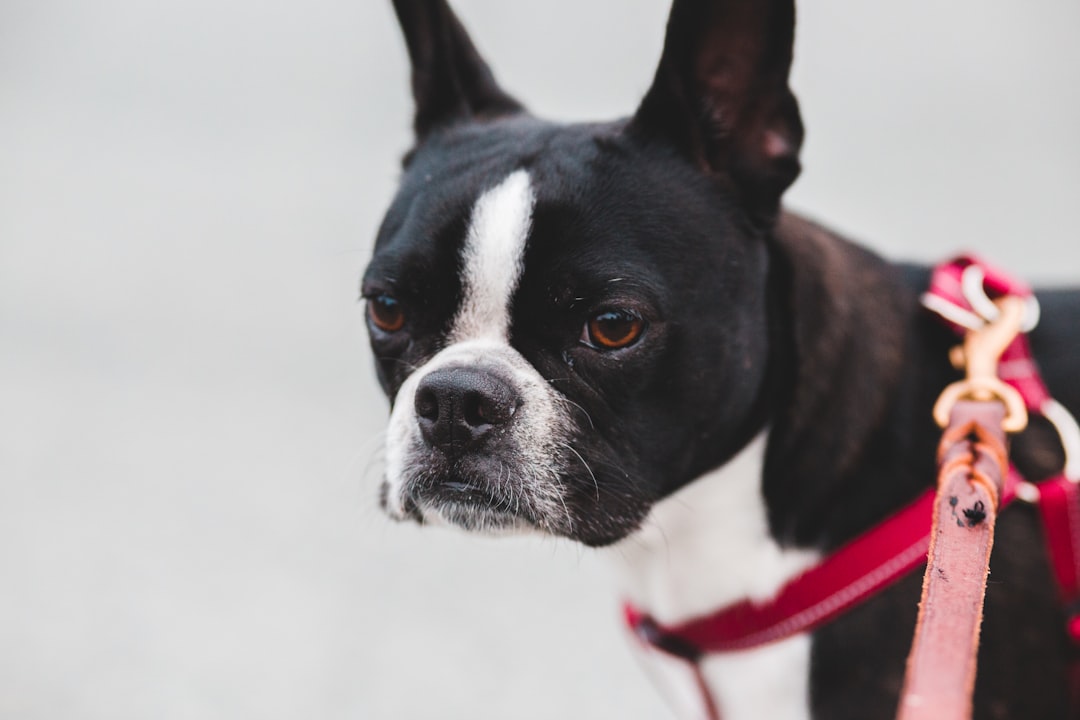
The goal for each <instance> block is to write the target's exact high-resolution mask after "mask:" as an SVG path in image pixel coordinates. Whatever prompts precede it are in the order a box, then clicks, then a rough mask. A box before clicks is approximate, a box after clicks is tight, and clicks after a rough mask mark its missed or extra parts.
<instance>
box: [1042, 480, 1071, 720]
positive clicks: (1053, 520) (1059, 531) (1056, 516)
mask: <svg viewBox="0 0 1080 720" xmlns="http://www.w3.org/2000/svg"><path fill="white" fill-rule="evenodd" d="M1038 488H1039V513H1040V514H1041V515H1042V521H1043V533H1044V534H1045V535H1046V547H1047V550H1048V551H1049V555H1050V565H1051V567H1052V568H1053V570H1054V576H1055V577H1056V578H1057V583H1058V592H1059V593H1060V597H1061V604H1062V606H1063V607H1064V608H1065V628H1066V630H1067V632H1068V634H1069V638H1070V639H1071V640H1072V643H1073V647H1072V652H1073V660H1072V666H1071V667H1070V668H1069V697H1070V700H1071V707H1072V708H1073V710H1074V711H1077V710H1080V486H1078V485H1077V484H1076V483H1075V482H1073V481H1071V480H1069V479H1068V478H1066V477H1065V476H1064V475H1059V476H1057V477H1055V478H1052V479H1050V480H1047V481H1045V482H1042V483H1039V485H1038Z"/></svg>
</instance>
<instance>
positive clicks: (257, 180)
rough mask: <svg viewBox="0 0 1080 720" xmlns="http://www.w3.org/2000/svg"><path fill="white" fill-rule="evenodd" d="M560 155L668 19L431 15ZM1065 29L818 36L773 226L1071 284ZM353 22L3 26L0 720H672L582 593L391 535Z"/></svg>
mask: <svg viewBox="0 0 1080 720" xmlns="http://www.w3.org/2000/svg"><path fill="white" fill-rule="evenodd" d="M455 5H456V7H457V8H458V10H459V12H460V14H461V16H462V18H463V19H464V21H465V23H466V24H467V26H468V27H469V28H470V29H471V31H472V33H473V37H474V39H475V40H476V42H477V44H478V45H479V47H480V48H481V50H482V51H483V52H484V53H485V54H486V55H487V56H488V58H489V60H491V61H492V63H493V65H494V67H495V69H496V71H497V73H498V75H499V77H500V79H501V81H502V82H503V83H504V84H505V85H506V86H507V87H509V88H511V89H512V90H513V92H515V93H516V94H517V95H518V96H519V97H521V98H522V99H524V100H525V101H526V103H527V104H528V105H530V106H531V107H532V108H533V109H534V111H536V112H538V113H539V114H542V115H545V116H548V117H553V118H556V119H566V120H573V119H600V118H610V117H614V116H619V115H624V114H627V113H629V112H630V111H631V110H632V109H633V108H634V106H635V104H636V102H637V99H638V98H639V97H640V96H641V95H642V93H643V92H644V90H645V89H646V87H647V86H648V83H649V80H650V79H651V76H652V73H653V69H654V66H655V63H656V61H657V58H658V56H659V52H660V44H661V39H662V31H663V22H664V20H665V18H666V14H667V9H668V8H667V1H666V0H634V1H632V2H630V1H628V0H588V1H586V0H547V1H546V2H543V3H529V2H524V1H510V0H457V2H456V3H455ZM1078 31H1080V3H1077V2H1075V0H1033V1H1030V2H1023V3H1020V2H1005V1H1003V0H956V1H954V2H950V3H940V2H932V1H931V0H914V1H912V2H907V3H891V4H882V3H867V2H865V1H863V0H814V1H813V2H805V3H803V4H802V5H801V7H800V26H799V33H798V44H797V48H796V63H795V69H794V78H793V84H794V87H795V89H796V92H797V93H798V95H799V97H800V99H801V102H802V108H803V113H804V118H805V121H806V125H807V128H808V135H807V142H806V146H805V154H804V160H805V163H804V166H805V168H806V171H805V173H804V174H803V176H802V178H801V179H800V180H799V182H798V183H797V184H796V186H795V188H794V190H793V191H792V192H791V193H790V195H789V204H790V205H791V206H793V207H795V208H797V209H799V210H803V211H805V212H807V213H809V214H810V215H812V216H814V217H816V218H818V219H820V220H823V221H824V222H826V223H828V224H830V225H832V226H833V227H835V228H837V229H840V230H842V231H845V232H848V233H849V234H851V235H853V236H855V237H857V238H860V239H862V240H864V241H865V242H867V243H868V244H869V245H870V246H872V247H874V248H876V249H877V250H879V251H881V252H883V253H885V254H886V255H888V256H891V257H906V258H917V259H924V260H935V259H938V258H941V257H943V256H944V255H946V254H949V253H951V252H953V251H954V250H957V249H960V248H963V247H977V248H979V249H980V250H981V251H982V252H983V253H984V254H986V255H987V256H989V257H991V258H993V259H995V260H997V261H998V262H999V263H1002V264H1006V265H1008V266H1009V267H1011V268H1013V269H1014V270H1015V271H1017V272H1019V273H1021V274H1022V275H1025V276H1028V277H1030V278H1034V279H1037V280H1042V281H1046V282H1066V281H1068V282H1072V283H1080V262H1078V260H1080V243H1078V242H1077V238H1078V228H1077V219H1076V208H1077V201H1078V199H1080V133H1078V132H1077V129H1078V128H1080V43H1077V42H1076V37H1077V33H1078ZM407 73H408V70H407V67H406V63H405V52H404V47H403V44H402V42H401V40H400V38H399V35H398V32H397V28H396V24H395V22H394V20H393V17H392V14H391V11H390V7H389V3H388V2H383V1H377V0H307V1H306V2H303V3H301V2H289V3H286V2H272V1H263V2H255V1H254V0H212V1H211V0H158V2H154V3H147V2H143V1H142V0H94V2H87V1H86V0H3V2H2V3H0V717H3V718H5V719H6V720H36V719H38V718H48V719H50V720H53V719H55V718H66V719H71V720H75V719H79V720H83V719H85V720H91V719H93V720H97V719H99V718H100V719H102V720H104V719H106V718H107V719H109V720H135V719H143V718H155V719H157V720H170V719H172V718H200V719H214V718H223V719H224V718H229V719H230V720H236V719H247V718H253V719H254V718H258V719H259V720H273V719H277V718H282V719H285V718H320V719H328V720H329V719H337V718H364V719H367V718H373V719H377V720H381V719H383V718H392V719H397V718H478V719H486V718H491V719H495V718H555V717H565V718H597V717H618V718H634V719H644V718H665V717H667V715H666V712H665V710H664V709H663V707H662V706H661V704H660V702H659V701H658V700H657V699H656V698H655V696H654V694H653V692H652V690H651V689H650V688H649V687H648V686H647V684H646V682H645V680H644V677H643V675H641V674H640V673H639V671H638V670H637V668H635V667H634V666H633V663H632V661H631V659H630V658H629V655H628V654H627V653H626V651H625V648H624V647H623V639H622V637H621V635H620V631H619V626H618V618H617V614H616V604H615V597H614V595H613V594H612V593H611V591H610V590H609V582H608V574H607V569H606V567H605V564H604V561H603V558H602V557H601V556H599V555H597V554H596V553H593V552H590V551H585V550H582V549H578V548H576V547H572V546H569V545H567V544H564V543H560V542H555V541H551V540H548V541H544V540H539V539H532V540H498V541H496V540H489V539H481V538H472V537H465V536H461V535H458V534H455V533H453V532H450V531H445V530H425V531H421V530H419V529H418V528H415V527H411V526H398V525H392V524H391V523H390V522H389V521H387V520H386V519H385V518H384V517H383V516H382V515H381V513H380V512H379V511H378V510H377V507H376V503H375V497H376V495H375V489H376V487H377V484H378V480H379V476H380V473H381V466H380V451H379V448H380V444H381V436H380V433H381V431H382V428H383V425H384V422H385V416H386V409H387V408H386V403H385V401H384V399H383V398H382V396H381V394H380V393H379V391H378V389H377V387H376V385H375V383H374V375H373V373H372V371H371V359H370V357H369V355H368V351H367V346H366V337H365V333H364V323H363V311H362V310H363V309H362V306H361V305H360V304H359V303H358V302H357V294H358V293H357V287H358V278H359V276H360V273H361V271H362V269H363V267H364V264H365V262H366V259H367V257H368V253H369V249H370V246H371V241H372V238H373V236H374V232H375V228H376V226H377V223H378V222H379V219H380V216H381V213H382V211H383V209H384V207H385V206H386V204H387V203H388V201H389V199H390V197H391V195H392V193H393V189H394V183H395V177H396V173H397V168H398V158H399V157H400V155H401V154H402V153H403V151H404V150H405V149H406V148H407V147H408V145H409V142H410V136H409V132H408V128H409V125H410V122H411V106H410V101H409V96H408V75H407Z"/></svg>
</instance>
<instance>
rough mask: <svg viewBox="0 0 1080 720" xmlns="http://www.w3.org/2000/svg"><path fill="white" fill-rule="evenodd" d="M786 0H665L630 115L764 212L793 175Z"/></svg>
mask: <svg viewBox="0 0 1080 720" xmlns="http://www.w3.org/2000/svg"><path fill="white" fill-rule="evenodd" d="M794 33H795V3H794V0H674V2H673V4H672V8H671V16H670V18H669V19H668V26H667V35H666V37H665V39H664V51H663V54H662V55H661V57H660V67H659V68H657V71H656V79H655V80H654V81H653V84H652V87H651V88H650V89H649V92H648V94H647V95H646V96H645V99H644V100H643V101H642V103H641V107H640V108H639V109H638V111H637V114H636V115H635V116H634V119H633V121H632V122H631V124H630V128H629V129H630V131H631V132H635V133H637V134H638V135H639V136H642V137H645V138H649V139H658V140H660V141H662V142H665V143H668V144H670V145H674V146H675V147H676V148H677V149H678V150H679V152H681V153H682V154H683V155H684V156H686V157H687V158H688V159H690V160H691V161H692V162H694V163H695V164H697V165H698V167H700V168H701V169H702V170H704V171H705V172H708V173H711V174H715V175H726V176H728V177H731V178H732V179H733V180H734V181H735V183H736V186H737V187H738V189H739V190H740V192H741V193H742V194H743V197H744V202H745V203H746V205H747V207H748V209H750V210H751V212H753V213H754V214H756V215H759V216H764V217H768V216H772V215H773V214H775V212H776V209H777V206H778V205H779V201H780V195H781V194H782V193H783V191H784V190H785V189H786V188H787V187H788V185H790V184H791V183H792V182H793V181H794V180H795V178H796V176H797V175H798V174H799V147H800V146H801V144H802V138H803V127H802V121H801V120H800V119H799V108H798V105H797V104H796V102H795V96H794V95H792V93H791V90H790V89H789V88H788V71H789V69H790V67H791V51H792V42H793V39H794Z"/></svg>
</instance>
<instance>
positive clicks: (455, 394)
mask: <svg viewBox="0 0 1080 720" xmlns="http://www.w3.org/2000/svg"><path fill="white" fill-rule="evenodd" d="M520 405H521V399H520V397H519V396H518V394H517V393H516V392H514V389H513V388H512V387H511V386H510V384H509V383H508V382H506V381H505V380H503V379H502V378H500V377H498V376H497V375H494V374H492V373H490V372H486V371H483V370H476V369H473V368H465V367H450V368H441V369H439V370H433V371H432V372H430V373H428V374H427V376H426V377H425V378H424V379H423V380H421V381H420V385H419V386H418V387H417V388H416V400H415V407H416V420H417V422H418V423H419V424H420V432H421V434H422V435H423V436H424V439H425V440H427V442H428V443H429V444H430V445H433V446H435V447H439V448H442V449H451V448H453V449H459V450H464V449H466V448H468V447H470V446H472V445H474V444H475V443H477V442H478V441H479V440H481V439H482V438H483V437H484V436H485V435H487V434H488V433H490V432H491V431H492V430H493V429H494V428H497V427H499V426H501V425H505V424H506V423H508V422H509V421H510V418H512V417H513V416H514V413H515V412H516V411H517V409H518V407H520Z"/></svg>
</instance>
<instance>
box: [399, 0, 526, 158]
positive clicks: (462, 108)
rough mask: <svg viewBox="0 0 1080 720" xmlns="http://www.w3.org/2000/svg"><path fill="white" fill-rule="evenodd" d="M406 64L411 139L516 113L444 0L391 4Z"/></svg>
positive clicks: (404, 0)
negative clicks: (412, 104) (411, 112)
mask: <svg viewBox="0 0 1080 720" xmlns="http://www.w3.org/2000/svg"><path fill="white" fill-rule="evenodd" d="M394 11H395V12H396V13H397V16H398V21H399V22H400V23H401V29H402V31H403V32H404V34H405V44H406V45H407V46H408V49H409V60H410V62H411V63H412V89H413V98H414V99H415V100H416V117H415V118H414V121H413V128H414V129H415V130H416V139H417V140H418V141H420V140H423V139H424V138H425V137H426V136H427V135H428V133H430V132H431V131H433V130H436V129H438V128H439V127H443V126H446V125H450V124H453V123H455V122H461V121H466V120H484V119H490V118H494V117H498V116H501V115H509V114H512V113H515V112H520V111H521V110H522V109H523V108H522V106H521V104H520V103H519V102H518V101H517V100H515V99H514V98H512V97H510V95H508V94H507V93H506V92H504V91H503V89H502V88H500V87H499V85H498V83H496V82H495V77H494V75H492V73H491V69H490V68H488V66H487V63H485V62H484V59H483V58H482V57H480V53H478V52H477V51H476V47H475V46H474V45H473V43H472V40H470V39H469V35H468V33H466V32H465V28H464V27H462V25H461V22H460V21H459V20H458V19H457V17H456V16H455V15H454V12H453V10H451V9H450V6H449V5H448V4H447V3H446V1H445V0H394Z"/></svg>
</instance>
